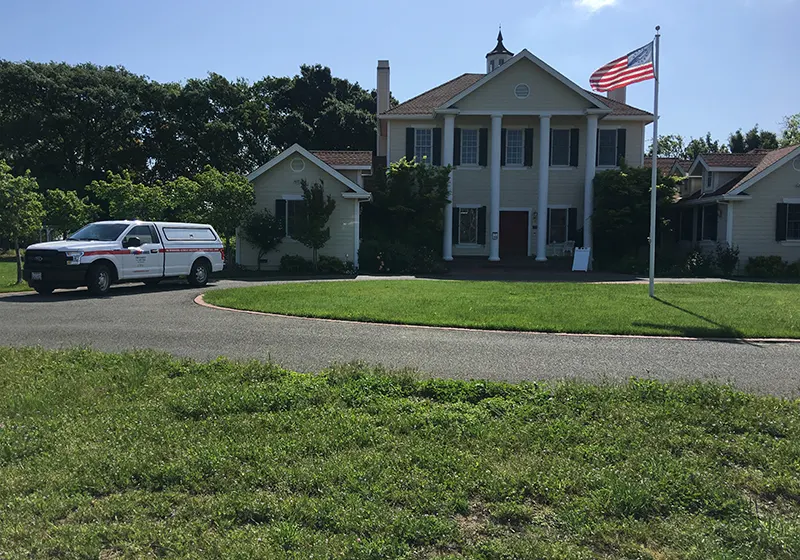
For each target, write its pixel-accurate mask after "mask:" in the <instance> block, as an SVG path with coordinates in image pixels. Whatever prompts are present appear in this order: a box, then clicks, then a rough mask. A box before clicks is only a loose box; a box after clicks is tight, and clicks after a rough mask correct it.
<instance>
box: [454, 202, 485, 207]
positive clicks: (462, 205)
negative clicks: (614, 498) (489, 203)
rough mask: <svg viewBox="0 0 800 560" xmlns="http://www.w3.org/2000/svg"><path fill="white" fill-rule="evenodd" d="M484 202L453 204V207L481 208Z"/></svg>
mask: <svg viewBox="0 0 800 560" xmlns="http://www.w3.org/2000/svg"><path fill="white" fill-rule="evenodd" d="M484 206H486V205H485V204H455V203H454V204H453V208H483V207H484Z"/></svg>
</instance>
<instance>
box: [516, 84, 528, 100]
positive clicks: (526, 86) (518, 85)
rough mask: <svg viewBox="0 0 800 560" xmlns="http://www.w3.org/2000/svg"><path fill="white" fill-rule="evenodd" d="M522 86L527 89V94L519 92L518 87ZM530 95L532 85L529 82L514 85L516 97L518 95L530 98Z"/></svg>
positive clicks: (518, 97) (518, 96) (520, 97)
mask: <svg viewBox="0 0 800 560" xmlns="http://www.w3.org/2000/svg"><path fill="white" fill-rule="evenodd" d="M520 86H522V87H524V88H525V89H526V90H527V91H526V93H525V95H522V96H521V95H519V94H518V93H517V88H519V87H520ZM530 96H531V86H529V85H528V84H526V83H524V82H520V83H518V84H517V85H515V86H514V97H516V98H517V99H528V98H529V97H530Z"/></svg>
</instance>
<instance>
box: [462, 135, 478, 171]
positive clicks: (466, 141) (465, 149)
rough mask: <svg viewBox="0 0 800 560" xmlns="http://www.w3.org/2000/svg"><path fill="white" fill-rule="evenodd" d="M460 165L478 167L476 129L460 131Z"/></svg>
mask: <svg viewBox="0 0 800 560" xmlns="http://www.w3.org/2000/svg"><path fill="white" fill-rule="evenodd" d="M461 165H478V129H476V128H464V129H462V130H461Z"/></svg>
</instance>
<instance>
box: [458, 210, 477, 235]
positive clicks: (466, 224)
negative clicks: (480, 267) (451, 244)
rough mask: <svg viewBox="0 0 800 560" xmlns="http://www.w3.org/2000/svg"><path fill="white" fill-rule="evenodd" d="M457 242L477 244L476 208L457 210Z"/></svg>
mask: <svg viewBox="0 0 800 560" xmlns="http://www.w3.org/2000/svg"><path fill="white" fill-rule="evenodd" d="M458 242H459V243H473V244H474V243H477V242H478V209H477V208H459V209H458Z"/></svg>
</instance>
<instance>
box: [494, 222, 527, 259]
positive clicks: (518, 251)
mask: <svg viewBox="0 0 800 560" xmlns="http://www.w3.org/2000/svg"><path fill="white" fill-rule="evenodd" d="M527 256H528V212H527V211H520V212H518V211H502V212H500V258H501V259H505V258H508V257H527Z"/></svg>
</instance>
